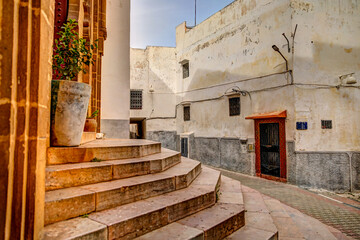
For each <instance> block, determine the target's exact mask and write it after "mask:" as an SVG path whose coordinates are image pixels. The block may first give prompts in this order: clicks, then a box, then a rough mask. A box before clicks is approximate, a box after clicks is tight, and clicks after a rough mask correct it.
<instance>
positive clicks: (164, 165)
mask: <svg viewBox="0 0 360 240" xmlns="http://www.w3.org/2000/svg"><path fill="white" fill-rule="evenodd" d="M180 161H181V155H180V154H177V155H175V156H172V157H167V158H165V159H162V160H161V161H160V160H159V161H151V162H150V171H149V173H158V172H161V171H164V170H166V169H169V168H171V167H172V166H174V165H176V164H178V163H179V162H180Z"/></svg>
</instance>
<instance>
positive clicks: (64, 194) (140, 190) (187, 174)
mask: <svg viewBox="0 0 360 240" xmlns="http://www.w3.org/2000/svg"><path fill="white" fill-rule="evenodd" d="M200 172H201V164H200V162H197V161H194V160H190V159H185V158H182V162H181V163H179V164H177V165H175V166H174V167H172V168H171V169H168V170H166V171H164V172H162V173H156V174H149V175H143V176H138V177H132V178H127V179H120V180H112V181H108V182H102V183H96V184H90V185H84V186H80V187H72V188H64V189H58V190H53V191H48V192H46V194H45V224H50V223H54V222H58V221H62V220H65V219H69V218H73V217H77V216H80V215H83V214H87V213H89V212H92V211H101V210H105V209H109V208H113V207H116V206H120V205H123V204H127V203H131V202H135V201H138V200H142V199H146V198H149V197H153V196H158V195H160V194H164V193H168V192H172V191H175V190H179V189H182V188H185V187H187V186H189V185H190V183H191V182H192V181H193V180H194V179H195V178H196V176H197V175H198V174H199V173H200Z"/></svg>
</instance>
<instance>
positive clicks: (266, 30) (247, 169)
mask: <svg viewBox="0 0 360 240" xmlns="http://www.w3.org/2000/svg"><path fill="white" fill-rule="evenodd" d="M359 7H360V3H358V2H356V1H351V0H346V1H341V2H339V1H325V0H320V1H315V0H277V1H275V0H267V1H260V0H258V1H256V0H242V1H240V0H238V1H234V3H232V4H230V5H229V6H227V7H226V8H224V9H222V10H221V11H219V12H218V13H216V14H214V15H213V16H211V17H210V18H208V19H207V20H205V21H204V22H202V23H200V24H199V25H197V26H196V27H194V28H192V29H188V28H187V27H186V23H182V24H180V25H179V26H178V27H177V28H176V45H177V46H176V50H175V56H176V58H175V59H171V60H170V59H167V60H166V61H165V62H164V63H163V64H165V65H166V64H169V65H171V66H173V64H175V66H176V67H175V69H176V70H175V79H176V80H175V88H174V92H175V96H176V100H175V103H172V107H171V106H170V105H171V104H170V105H166V106H165V107H164V109H166V111H170V110H173V109H174V108H175V105H176V106H177V107H176V109H177V110H176V111H177V114H176V116H177V117H176V120H170V119H166V120H162V121H158V122H156V123H155V122H152V121H149V124H148V128H147V130H148V131H154V132H157V134H160V133H161V134H162V136H165V135H166V134H169V136H170V135H172V136H173V131H174V129H175V131H176V133H177V138H176V144H177V145H176V147H177V149H178V150H179V135H181V134H182V133H193V135H192V136H193V137H192V140H191V141H190V157H193V158H195V159H197V160H200V161H202V162H203V163H206V164H209V165H213V166H218V167H223V168H226V169H230V170H235V171H239V172H242V173H247V174H254V172H255V169H254V168H255V166H254V165H255V160H254V159H255V154H254V153H249V152H247V151H246V150H243V146H242V145H243V144H241V140H247V143H254V125H253V121H252V120H245V117H246V116H248V115H250V114H253V113H263V112H272V111H280V110H287V115H288V116H287V119H286V139H287V169H288V170H287V174H288V181H289V182H290V183H293V184H298V185H302V186H307V187H316V188H325V189H330V190H336V191H345V190H350V188H351V186H352V187H353V189H356V188H357V189H358V184H356V179H358V175H359V174H358V173H359V171H358V168H357V165H358V164H357V159H358V158H357V155H356V154H355V155H354V157H353V159H354V160H351V159H350V158H349V157H347V156H348V153H351V152H352V151H358V150H359V148H360V140H359V139H360V127H359V126H358V124H357V123H358V122H359V121H360V119H359V118H360V114H359V113H360V105H359V104H357V103H358V102H359V100H360V99H359V98H360V92H359V91H360V90H359V84H355V85H353V86H349V85H346V84H342V85H340V84H341V82H340V80H339V76H340V75H343V74H348V73H352V72H354V73H355V74H354V77H355V78H356V79H358V81H359V82H360V76H359V75H360V72H359V70H360V65H359V63H360V58H359V57H360V54H359V49H360V43H359V41H358V39H360V10H359V9H360V8H359ZM296 24H297V31H296V35H295V37H294V38H293V34H294V30H295V26H296ZM283 33H285V34H286V36H287V37H288V39H289V41H290V52H288V46H287V42H286V39H285V38H284V37H283V36H282V34H283ZM272 45H277V46H278V47H279V49H280V51H281V52H282V54H283V55H284V56H285V58H286V59H287V60H288V66H289V69H291V70H293V78H292V77H291V75H290V74H289V73H284V72H285V71H286V66H285V62H284V60H283V58H282V57H281V56H280V55H279V54H278V53H277V52H275V51H274V50H273V49H272ZM159 53H160V52H159ZM158 57H159V56H158ZM160 59H161V57H160ZM148 60H149V58H148ZM183 60H188V61H189V64H190V76H189V77H188V78H185V79H183V77H182V67H181V64H180V62H181V61H183ZM152 61H153V59H152V60H150V65H151V64H152V63H151V62H152ZM158 66H161V67H162V69H161V71H165V72H168V71H169V69H168V68H164V67H163V65H162V64H159V65H158ZM154 67H155V66H154ZM171 72H173V69H172V68H171ZM165 74H166V73H165ZM167 74H169V73H167ZM134 75H136V74H134ZM132 81H134V80H133V79H132ZM137 81H138V83H137V86H140V84H139V82H145V79H144V78H143V77H140V78H139V79H138V80H137ZM234 88H235V89H240V90H242V91H245V92H246V95H245V96H241V114H240V116H233V117H230V116H229V105H228V97H226V96H224V94H225V93H228V92H229V91H232V89H234ZM149 102H150V101H149ZM152 103H154V102H152ZM184 103H186V104H190V108H191V120H190V121H183V104H184ZM162 104H163V103H161V104H160V105H156V104H155V103H154V104H153V105H152V106H151V109H153V108H158V107H163V105H162ZM144 111H149V109H148V108H147V107H145V109H144ZM147 113H149V112H147ZM156 116H158V115H157V114H152V115H151V117H156ZM321 120H332V125H333V129H328V130H325V129H321ZM296 121H307V122H308V130H305V131H299V130H296ZM154 123H155V124H154ZM161 131H164V132H161ZM165 132H168V133H165ZM158 139H161V138H158ZM169 139H173V137H169ZM162 141H163V142H166V144H169V142H168V141H170V140H168V139H167V140H166V141H165V140H162ZM171 141H172V140H171ZM351 161H353V165H350V162H351ZM354 166H355V167H354ZM350 182H352V184H350Z"/></svg>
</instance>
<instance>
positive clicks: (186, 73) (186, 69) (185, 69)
mask: <svg viewBox="0 0 360 240" xmlns="http://www.w3.org/2000/svg"><path fill="white" fill-rule="evenodd" d="M182 69H183V78H187V77H189V75H190V71H189V63H188V62H187V63H184V64H183V65H182Z"/></svg>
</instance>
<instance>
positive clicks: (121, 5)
mask: <svg viewBox="0 0 360 240" xmlns="http://www.w3.org/2000/svg"><path fill="white" fill-rule="evenodd" d="M106 17H107V20H106V23H107V32H108V36H107V40H106V42H105V46H104V58H103V62H102V82H101V106H102V112H101V131H102V132H103V133H105V137H108V138H129V131H130V130H129V118H130V0H107V4H106Z"/></svg>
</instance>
